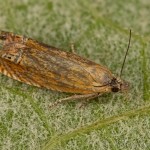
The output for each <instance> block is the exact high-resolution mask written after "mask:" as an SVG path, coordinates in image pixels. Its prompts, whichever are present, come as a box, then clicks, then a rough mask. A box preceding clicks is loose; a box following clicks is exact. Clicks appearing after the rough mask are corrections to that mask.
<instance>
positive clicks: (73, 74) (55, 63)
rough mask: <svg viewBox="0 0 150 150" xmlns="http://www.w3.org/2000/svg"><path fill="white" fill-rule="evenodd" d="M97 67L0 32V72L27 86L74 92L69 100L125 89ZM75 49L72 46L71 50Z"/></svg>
mask: <svg viewBox="0 0 150 150" xmlns="http://www.w3.org/2000/svg"><path fill="white" fill-rule="evenodd" d="M130 41H131V30H130V37H129V44H128V48H127V51H126V54H125V57H124V61H123V65H122V68H121V73H120V76H119V77H116V76H114V75H113V74H112V72H111V71H110V70H109V69H108V68H107V67H104V66H102V65H100V64H97V63H95V62H93V61H90V60H88V59H85V58H83V57H81V56H79V55H77V54H76V53H71V52H66V51H63V50H61V49H59V48H55V47H53V46H49V45H46V44H44V43H41V42H38V41H36V40H34V39H31V38H28V37H25V36H22V35H17V34H14V33H12V32H6V31H1V32H0V46H1V48H0V73H2V74H4V75H6V76H8V77H10V78H13V79H15V80H18V81H21V82H24V83H26V84H29V85H33V86H37V87H43V88H47V89H50V90H55V91H60V92H67V93H74V94H75V95H73V96H71V97H67V98H64V99H61V100H57V101H56V102H55V103H53V104H52V105H51V106H53V105H57V104H59V103H61V102H64V101H68V100H71V99H74V100H76V99H83V98H84V99H92V98H94V97H98V96H99V95H101V94H104V93H110V92H119V91H120V92H123V91H126V90H128V88H129V83H128V82H126V81H124V80H122V79H121V75H122V71H123V67H124V64H125V60H126V56H127V53H128V50H129V46H130ZM72 50H74V47H72Z"/></svg>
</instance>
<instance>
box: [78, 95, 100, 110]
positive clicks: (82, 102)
mask: <svg viewBox="0 0 150 150" xmlns="http://www.w3.org/2000/svg"><path fill="white" fill-rule="evenodd" d="M100 95H102V94H100V93H99V94H97V95H96V94H95V95H93V97H89V98H87V99H85V101H81V102H80V103H79V105H77V108H84V107H85V106H86V105H87V104H88V102H89V101H90V100H93V99H94V98H96V97H99V96H100Z"/></svg>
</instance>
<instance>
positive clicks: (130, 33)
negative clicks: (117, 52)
mask: <svg viewBox="0 0 150 150" xmlns="http://www.w3.org/2000/svg"><path fill="white" fill-rule="evenodd" d="M130 41H131V29H130V35H129V43H128V47H127V51H126V54H125V57H124V60H123V64H122V67H121V71H120V78H121V75H122V71H123V68H124V64H125V61H126V57H127V54H128V51H129V48H130Z"/></svg>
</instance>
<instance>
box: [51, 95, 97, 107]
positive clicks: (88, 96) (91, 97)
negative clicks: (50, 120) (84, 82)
mask: <svg viewBox="0 0 150 150" xmlns="http://www.w3.org/2000/svg"><path fill="white" fill-rule="evenodd" d="M98 96H99V94H98V93H94V94H86V95H73V96H70V97H66V98H63V99H60V100H57V101H56V102H54V103H52V104H50V105H49V108H52V107H54V106H57V105H59V104H61V103H64V102H68V101H70V100H80V99H93V98H95V97H98Z"/></svg>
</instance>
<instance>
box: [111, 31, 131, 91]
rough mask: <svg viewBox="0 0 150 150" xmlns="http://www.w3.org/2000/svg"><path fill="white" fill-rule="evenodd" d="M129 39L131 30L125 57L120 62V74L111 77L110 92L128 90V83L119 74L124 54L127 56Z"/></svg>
mask: <svg viewBox="0 0 150 150" xmlns="http://www.w3.org/2000/svg"><path fill="white" fill-rule="evenodd" d="M130 41H131V30H130V35H129V43H128V47H127V51H126V53H125V57H124V59H123V64H122V67H121V71H120V76H119V77H117V78H115V77H114V78H112V80H111V83H110V86H111V91H112V92H118V91H121V92H125V91H128V89H129V83H128V82H126V81H124V80H122V79H121V75H122V73H123V68H124V64H125V60H126V56H127V53H128V50H129V47H130Z"/></svg>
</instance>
